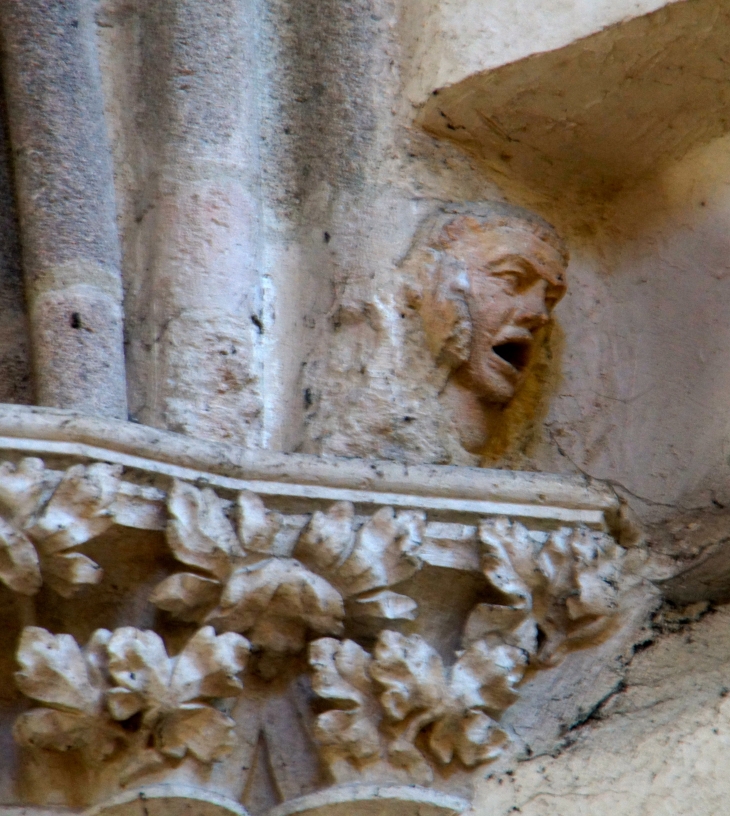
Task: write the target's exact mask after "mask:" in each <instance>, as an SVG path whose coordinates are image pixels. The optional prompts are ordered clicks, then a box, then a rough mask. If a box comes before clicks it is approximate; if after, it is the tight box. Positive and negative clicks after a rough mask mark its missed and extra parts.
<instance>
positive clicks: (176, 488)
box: [167, 479, 244, 581]
mask: <svg viewBox="0 0 730 816" xmlns="http://www.w3.org/2000/svg"><path fill="white" fill-rule="evenodd" d="M167 508H168V511H169V513H170V520H169V521H168V524H167V541H168V543H169V545H170V548H171V549H172V551H173V553H174V554H175V557H176V558H177V559H178V561H181V562H182V563H183V564H186V565H187V566H189V567H196V568H198V569H201V570H205V571H206V572H209V573H210V574H211V575H213V576H214V577H215V578H216V579H218V580H219V581H224V580H225V579H226V578H227V577H228V575H229V574H230V572H231V565H232V563H233V562H234V561H235V559H237V558H242V557H243V555H244V553H243V551H242V549H241V546H240V544H239V542H238V538H237V537H236V533H235V531H234V529H233V525H232V524H231V522H230V521H229V520H228V517H227V516H226V514H225V512H224V511H223V505H222V502H221V500H220V498H219V497H218V496H217V495H216V493H215V492H214V491H213V490H212V489H211V488H209V487H206V488H205V489H203V490H199V489H198V488H196V487H194V486H193V485H191V484H188V483H187V482H181V481H179V480H178V479H175V480H174V481H173V484H172V487H171V488H170V492H169V495H168V499H167Z"/></svg>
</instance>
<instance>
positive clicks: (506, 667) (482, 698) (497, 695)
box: [451, 641, 527, 717]
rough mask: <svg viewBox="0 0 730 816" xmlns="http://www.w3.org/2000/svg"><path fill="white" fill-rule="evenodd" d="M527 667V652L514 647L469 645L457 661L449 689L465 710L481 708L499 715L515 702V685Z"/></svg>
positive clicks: (482, 642) (482, 643)
mask: <svg viewBox="0 0 730 816" xmlns="http://www.w3.org/2000/svg"><path fill="white" fill-rule="evenodd" d="M526 668H527V655H526V654H525V653H524V652H523V651H522V650H521V649H516V648H515V647H514V646H496V647H489V646H488V645H487V644H486V643H485V642H484V641H479V642H477V643H474V644H473V645H472V646H470V647H469V648H468V649H467V650H466V651H465V652H464V653H463V654H462V655H461V657H460V658H459V659H458V660H457V661H456V664H455V665H454V667H453V669H452V673H451V688H452V691H453V693H454V695H455V697H456V698H457V699H458V700H459V701H460V702H461V704H462V705H463V707H464V708H465V709H471V708H474V709H483V710H486V711H487V712H488V713H489V714H490V715H492V716H493V717H498V716H500V715H501V714H502V712H504V711H505V710H506V709H508V708H509V707H510V706H511V705H512V704H513V703H515V702H516V701H517V698H518V697H519V693H518V691H517V684H518V683H519V682H520V680H522V678H523V676H524V674H525V669H526Z"/></svg>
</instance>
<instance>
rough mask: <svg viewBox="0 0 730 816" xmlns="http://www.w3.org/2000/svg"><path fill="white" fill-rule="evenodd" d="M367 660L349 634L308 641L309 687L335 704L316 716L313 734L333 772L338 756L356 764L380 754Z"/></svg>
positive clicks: (322, 697) (376, 713)
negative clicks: (310, 671) (345, 638)
mask: <svg viewBox="0 0 730 816" xmlns="http://www.w3.org/2000/svg"><path fill="white" fill-rule="evenodd" d="M370 662H371V658H370V655H368V653H367V652H366V651H365V650H364V649H362V648H361V647H360V646H358V645H357V644H356V643H355V642H354V641H351V640H345V641H344V642H340V641H338V640H334V639H333V638H321V639H320V640H316V641H314V642H313V643H311V644H310V646H309V665H310V666H311V667H312V669H313V675H312V688H313V690H314V692H315V694H317V696H318V697H320V698H321V699H323V700H327V701H328V702H329V703H330V704H331V705H333V706H334V708H333V709H332V710H330V711H325V712H323V713H322V714H319V715H318V716H317V719H316V724H315V730H314V735H315V739H316V740H317V742H318V743H319V744H320V745H321V746H323V748H324V760H325V761H326V762H327V764H328V765H329V766H330V769H331V770H333V772H334V773H335V775H336V763H337V762H338V761H342V760H345V761H347V762H351V763H354V764H356V765H357V764H359V763H362V762H364V761H367V760H369V759H372V758H374V757H377V756H378V755H379V754H380V738H379V735H378V729H377V722H378V719H379V717H378V705H377V700H376V699H375V696H374V694H373V689H372V681H371V679H370V676H369V673H368V667H369V665H370Z"/></svg>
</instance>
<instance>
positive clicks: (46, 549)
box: [0, 458, 121, 597]
mask: <svg viewBox="0 0 730 816" xmlns="http://www.w3.org/2000/svg"><path fill="white" fill-rule="evenodd" d="M120 477H121V467H119V466H116V465H107V464H104V463H99V462H97V463H94V464H92V465H74V466H73V467H71V468H69V469H68V470H67V471H66V472H65V473H64V474H63V475H62V476H61V477H60V478H59V477H58V474H54V473H50V472H49V471H47V470H46V469H45V466H44V465H43V463H42V462H41V461H40V460H39V459H32V458H30V459H24V460H22V461H21V462H20V464H19V465H17V466H14V465H12V464H10V463H7V462H6V463H4V464H3V465H2V468H0V504H2V506H3V507H4V508H5V509H6V511H7V514H8V518H2V519H0V580H2V581H3V583H5V584H6V585H7V586H9V587H10V588H11V589H12V590H14V591H16V592H19V593H21V594H25V595H32V594H34V593H35V592H37V591H38V589H39V588H40V586H41V584H42V582H43V581H45V582H46V583H47V584H48V585H49V586H51V587H52V588H53V589H54V590H55V591H56V592H58V593H59V594H60V595H62V596H64V597H70V596H72V595H73V594H74V593H75V592H77V591H78V590H79V589H80V588H81V587H82V586H84V585H89V584H97V583H99V581H100V580H101V578H102V575H103V572H102V570H101V569H100V568H99V566H98V565H97V564H96V563H94V561H92V560H91V559H90V558H89V557H88V556H86V555H83V554H82V553H79V552H75V551H73V550H74V548H76V547H78V546H80V545H81V544H84V543H85V542H87V541H89V540H90V539H92V538H94V537H95V536H97V535H99V534H100V533H102V532H104V531H105V530H106V529H107V528H108V527H109V526H111V524H112V523H113V516H112V506H113V503H114V500H115V498H116V496H117V493H118V491H119V486H120Z"/></svg>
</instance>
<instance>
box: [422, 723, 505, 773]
mask: <svg viewBox="0 0 730 816" xmlns="http://www.w3.org/2000/svg"><path fill="white" fill-rule="evenodd" d="M506 742H507V735H506V734H505V732H504V731H503V730H502V729H501V728H500V727H499V726H498V725H497V723H496V722H495V721H494V720H493V719H492V718H491V717H489V716H488V715H487V714H485V713H484V712H483V711H474V710H469V711H463V712H460V713H458V714H454V715H451V716H447V717H442V718H441V719H440V720H438V721H437V722H436V723H434V726H433V729H432V730H431V734H430V736H429V740H428V747H429V748H430V749H431V751H433V753H434V755H435V756H436V757H437V758H438V760H439V762H441V763H442V764H443V765H448V763H449V762H451V761H452V759H453V758H454V755H456V756H457V757H458V758H459V759H460V760H461V761H462V762H463V763H464V765H466V766H467V767H468V768H471V767H473V766H474V765H479V764H480V763H482V762H489V761H490V760H493V759H497V757H498V756H500V754H501V753H502V751H503V750H504V746H505V744H506Z"/></svg>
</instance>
